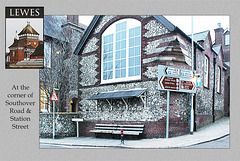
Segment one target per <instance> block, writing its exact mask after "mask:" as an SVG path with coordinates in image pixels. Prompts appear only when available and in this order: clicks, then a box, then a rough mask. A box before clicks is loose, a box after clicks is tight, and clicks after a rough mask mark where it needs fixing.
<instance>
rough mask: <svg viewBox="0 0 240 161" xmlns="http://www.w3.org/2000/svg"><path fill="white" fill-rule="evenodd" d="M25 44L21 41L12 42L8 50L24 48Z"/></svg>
mask: <svg viewBox="0 0 240 161" xmlns="http://www.w3.org/2000/svg"><path fill="white" fill-rule="evenodd" d="M25 46H26V44H25V43H24V42H22V41H18V40H16V39H15V40H14V42H13V44H12V45H10V46H9V48H11V47H25Z"/></svg>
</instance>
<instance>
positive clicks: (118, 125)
mask: <svg viewBox="0 0 240 161" xmlns="http://www.w3.org/2000/svg"><path fill="white" fill-rule="evenodd" d="M118 126H120V127H144V125H118Z"/></svg>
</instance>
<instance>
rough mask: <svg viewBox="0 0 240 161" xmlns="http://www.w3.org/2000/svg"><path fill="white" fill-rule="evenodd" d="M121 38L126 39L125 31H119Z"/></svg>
mask: <svg viewBox="0 0 240 161" xmlns="http://www.w3.org/2000/svg"><path fill="white" fill-rule="evenodd" d="M121 39H126V31H122V32H121Z"/></svg>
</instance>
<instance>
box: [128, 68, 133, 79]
mask: <svg viewBox="0 0 240 161" xmlns="http://www.w3.org/2000/svg"><path fill="white" fill-rule="evenodd" d="M128 76H129V77H131V76H134V68H129V70H128Z"/></svg>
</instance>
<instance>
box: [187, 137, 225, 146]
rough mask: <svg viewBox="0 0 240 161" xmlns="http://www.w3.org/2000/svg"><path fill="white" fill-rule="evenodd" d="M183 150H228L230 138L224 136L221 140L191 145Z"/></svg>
mask: <svg viewBox="0 0 240 161" xmlns="http://www.w3.org/2000/svg"><path fill="white" fill-rule="evenodd" d="M183 148H190V149H210V148H211V149H220V148H221V149H225V148H226V149H229V148H230V136H229V135H228V136H225V137H223V138H220V139H217V140H213V141H210V142H206V143H201V144H197V145H192V146H188V147H183Z"/></svg>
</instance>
